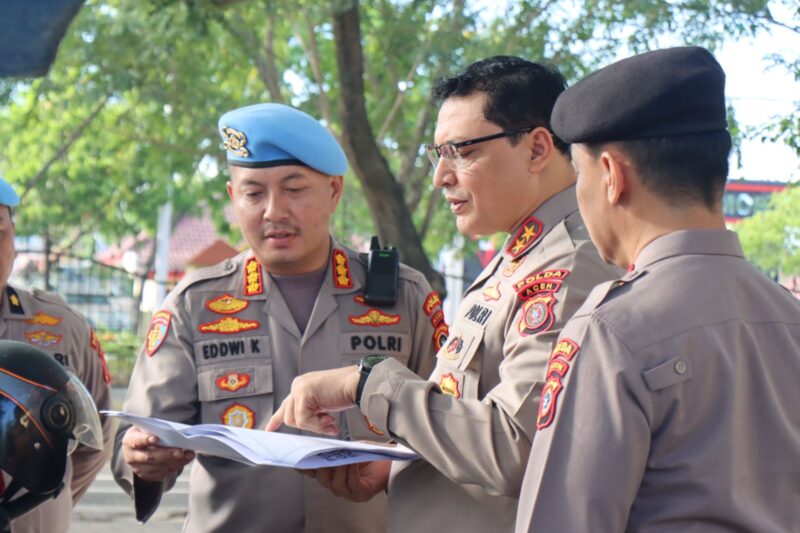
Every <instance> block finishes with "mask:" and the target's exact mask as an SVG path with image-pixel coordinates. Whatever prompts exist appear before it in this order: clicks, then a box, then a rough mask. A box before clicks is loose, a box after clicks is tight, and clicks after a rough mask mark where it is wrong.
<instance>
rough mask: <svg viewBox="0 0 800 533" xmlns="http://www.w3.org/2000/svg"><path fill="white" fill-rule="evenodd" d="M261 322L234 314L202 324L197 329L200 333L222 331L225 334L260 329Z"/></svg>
mask: <svg viewBox="0 0 800 533" xmlns="http://www.w3.org/2000/svg"><path fill="white" fill-rule="evenodd" d="M259 327H261V324H260V323H259V322H258V321H257V320H242V319H240V318H236V317H234V316H226V317H225V318H220V319H219V320H215V321H214V322H208V323H206V324H200V325H199V326H197V330H198V331H199V332H200V333H222V334H223V335H232V334H234V333H239V332H240V331H250V330H251V329H258V328H259Z"/></svg>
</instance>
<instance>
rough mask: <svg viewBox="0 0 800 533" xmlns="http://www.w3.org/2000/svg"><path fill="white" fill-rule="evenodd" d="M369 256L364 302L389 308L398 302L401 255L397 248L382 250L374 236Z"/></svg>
mask: <svg viewBox="0 0 800 533" xmlns="http://www.w3.org/2000/svg"><path fill="white" fill-rule="evenodd" d="M365 255H366V256H367V283H366V287H365V288H364V301H365V302H366V303H367V304H369V305H374V306H377V307H389V306H392V305H394V304H395V303H396V302H397V285H398V280H399V279H400V254H399V253H398V251H397V248H395V247H394V246H392V247H391V248H389V247H387V248H381V243H380V241H379V240H378V237H377V236H376V235H373V236H372V240H371V242H370V246H369V252H368V253H367V254H365Z"/></svg>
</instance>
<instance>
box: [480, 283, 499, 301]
mask: <svg viewBox="0 0 800 533" xmlns="http://www.w3.org/2000/svg"><path fill="white" fill-rule="evenodd" d="M483 299H484V301H487V302H488V301H490V300H499V299H500V280H497V283H495V284H494V285H487V286H485V287H484V288H483Z"/></svg>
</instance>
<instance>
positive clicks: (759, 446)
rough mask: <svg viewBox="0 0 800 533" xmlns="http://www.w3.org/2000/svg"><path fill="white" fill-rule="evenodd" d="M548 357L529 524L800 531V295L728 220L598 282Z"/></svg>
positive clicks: (648, 251)
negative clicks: (746, 249)
mask: <svg viewBox="0 0 800 533" xmlns="http://www.w3.org/2000/svg"><path fill="white" fill-rule="evenodd" d="M550 361H551V362H550V365H549V367H548V378H547V382H546V385H545V388H544V392H543V395H542V400H541V402H540V411H539V414H538V425H539V430H538V432H537V435H536V439H535V440H534V444H533V449H532V451H531V456H530V463H529V465H528V469H527V472H526V474H525V482H524V486H523V489H522V495H521V498H520V507H519V516H518V520H517V531H518V532H522V531H570V532H583V531H643V532H644V531H647V532H650V531H654V532H655V531H703V532H706V531H775V532H778V531H781V532H786V531H800V411H798V406H799V405H800V387H799V386H798V384H800V301H798V300H797V299H796V298H794V297H792V296H791V295H790V294H789V293H788V292H787V291H785V290H784V289H783V288H781V287H779V286H778V285H777V284H775V283H773V282H772V281H770V280H769V279H767V278H766V277H765V276H763V275H762V274H761V273H759V272H758V271H756V269H755V268H753V267H752V266H751V265H750V264H749V263H748V262H747V261H746V260H745V259H744V257H743V255H742V250H741V247H740V246H739V242H738V239H737V237H736V235H735V234H734V233H732V232H729V231H725V230H687V231H677V232H674V233H670V234H669V235H666V236H663V237H661V238H658V239H656V240H655V241H653V242H652V243H650V244H649V245H647V246H646V247H645V248H644V249H643V250H642V252H641V253H640V255H639V257H638V258H637V259H636V264H635V267H634V269H633V270H632V271H631V272H629V273H628V274H626V275H625V276H624V277H622V278H621V280H619V281H616V282H611V283H608V284H604V285H601V286H599V287H598V288H596V289H595V291H594V292H592V294H591V295H590V296H589V298H588V299H587V301H586V303H585V304H584V306H583V307H582V308H581V309H580V310H579V311H578V312H577V313H576V314H575V316H574V317H573V319H572V320H571V321H570V322H569V324H567V326H566V327H565V328H564V330H563V332H562V334H561V336H560V339H559V343H558V344H557V345H556V349H555V350H554V352H553V354H552V356H551V359H550Z"/></svg>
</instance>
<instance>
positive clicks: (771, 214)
mask: <svg viewBox="0 0 800 533" xmlns="http://www.w3.org/2000/svg"><path fill="white" fill-rule="evenodd" d="M798 205H800V186H799V185H793V186H789V187H788V188H787V189H786V190H784V191H782V192H780V193H775V194H773V195H772V197H771V198H770V201H769V206H768V208H767V209H765V210H764V211H760V212H758V213H756V214H755V215H753V216H752V217H750V218H747V219H745V220H743V221H741V222H739V223H737V224H736V226H734V229H735V230H736V233H738V234H739V239H740V240H741V242H742V248H743V249H744V252H745V255H746V256H747V258H748V259H749V260H750V261H751V262H753V263H754V264H755V265H756V266H758V267H759V268H760V269H761V270H763V271H764V272H777V273H780V274H782V275H788V276H800V210H798V209H797V206H798Z"/></svg>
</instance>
